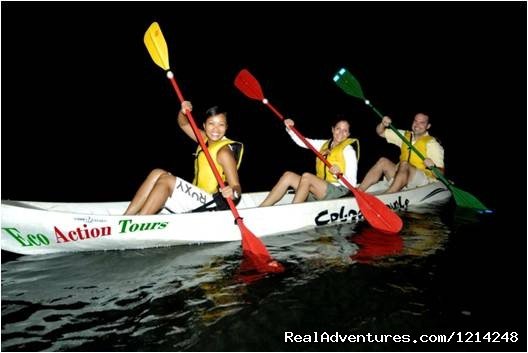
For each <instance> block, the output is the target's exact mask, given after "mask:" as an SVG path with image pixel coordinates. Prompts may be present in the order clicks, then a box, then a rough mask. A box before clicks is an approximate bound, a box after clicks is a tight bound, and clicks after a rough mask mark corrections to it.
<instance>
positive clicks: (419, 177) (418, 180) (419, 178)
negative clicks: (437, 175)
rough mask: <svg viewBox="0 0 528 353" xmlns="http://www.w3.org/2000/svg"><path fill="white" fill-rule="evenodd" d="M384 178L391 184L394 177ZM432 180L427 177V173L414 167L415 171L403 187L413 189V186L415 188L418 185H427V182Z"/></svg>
mask: <svg viewBox="0 0 528 353" xmlns="http://www.w3.org/2000/svg"><path fill="white" fill-rule="evenodd" d="M384 179H385V180H387V182H388V183H389V185H391V184H392V181H393V180H394V178H392V179H390V180H389V179H386V178H384ZM432 181H433V180H431V179H429V177H428V176H427V175H425V173H424V172H423V171H421V170H420V169H416V172H415V173H414V176H413V178H412V179H411V180H410V181H409V182H408V183H407V185H406V186H405V187H404V188H405V189H414V188H417V187H419V186H424V185H427V184H429V183H431V182H432Z"/></svg>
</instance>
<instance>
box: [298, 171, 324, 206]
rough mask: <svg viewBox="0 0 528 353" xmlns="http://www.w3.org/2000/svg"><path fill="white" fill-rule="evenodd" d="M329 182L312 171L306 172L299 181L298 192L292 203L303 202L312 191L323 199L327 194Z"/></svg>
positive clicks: (318, 197)
mask: <svg viewBox="0 0 528 353" xmlns="http://www.w3.org/2000/svg"><path fill="white" fill-rule="evenodd" d="M326 188H327V183H326V181H324V180H322V179H319V178H318V177H317V176H315V175H313V174H311V173H304V174H303V175H302V177H301V181H300V182H299V187H298V188H297V192H295V197H294V198H293V202H292V203H301V202H304V201H306V199H307V198H308V194H309V193H310V192H311V193H312V194H314V195H315V196H316V197H317V199H319V200H320V199H322V198H323V197H324V196H325V195H326Z"/></svg>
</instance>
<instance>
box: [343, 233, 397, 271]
mask: <svg viewBox="0 0 528 353" xmlns="http://www.w3.org/2000/svg"><path fill="white" fill-rule="evenodd" d="M350 240H351V241H353V242H354V243H356V244H357V245H359V251H358V252H357V253H356V254H355V255H353V256H351V258H352V259H353V260H356V261H358V262H361V263H369V262H371V261H373V260H375V259H376V258H379V257H383V256H391V255H396V254H399V253H401V252H402V251H403V239H402V237H401V236H399V235H398V234H394V236H387V235H386V234H383V233H381V232H378V231H376V230H375V229H372V228H364V229H363V230H362V231H361V232H360V233H359V234H358V235H355V236H353V237H352V238H351V239H350Z"/></svg>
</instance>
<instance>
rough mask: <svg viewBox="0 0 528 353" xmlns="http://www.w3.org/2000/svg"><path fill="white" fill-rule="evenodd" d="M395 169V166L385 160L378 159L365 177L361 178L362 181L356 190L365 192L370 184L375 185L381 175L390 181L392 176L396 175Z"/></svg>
mask: <svg viewBox="0 0 528 353" xmlns="http://www.w3.org/2000/svg"><path fill="white" fill-rule="evenodd" d="M396 169H397V168H396V164H394V163H392V162H391V161H390V160H388V159H387V158H384V157H382V158H380V159H379V160H378V161H377V162H376V164H374V166H373V167H372V168H370V170H369V171H368V172H367V175H365V177H364V178H363V181H362V182H361V184H360V185H359V186H358V189H360V190H362V191H366V190H367V189H368V188H369V187H370V186H371V185H372V184H375V183H377V182H378V180H380V178H381V176H382V175H385V177H387V179H392V178H393V177H394V174H396Z"/></svg>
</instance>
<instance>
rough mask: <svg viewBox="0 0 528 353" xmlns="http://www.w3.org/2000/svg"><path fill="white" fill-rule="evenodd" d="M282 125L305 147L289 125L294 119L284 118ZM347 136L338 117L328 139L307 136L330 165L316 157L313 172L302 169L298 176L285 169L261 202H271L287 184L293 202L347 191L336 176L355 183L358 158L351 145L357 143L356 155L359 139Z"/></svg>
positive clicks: (344, 124) (332, 196)
mask: <svg viewBox="0 0 528 353" xmlns="http://www.w3.org/2000/svg"><path fill="white" fill-rule="evenodd" d="M284 125H285V126H286V131H287V132H288V133H289V134H290V137H291V138H292V139H293V141H294V142H295V143H297V145H299V146H301V147H303V148H308V147H306V146H305V145H304V143H303V142H302V141H301V139H299V138H298V137H297V135H295V133H294V132H293V131H291V130H290V128H289V127H290V126H293V125H294V122H293V120H291V119H285V120H284ZM349 136H350V124H349V122H348V121H347V120H345V119H339V120H338V121H337V122H336V123H335V124H334V125H332V138H331V139H330V140H312V139H307V140H308V142H309V143H310V144H312V146H314V148H315V149H317V150H319V152H321V154H322V155H323V156H325V158H326V159H327V160H328V162H330V164H332V168H330V169H329V168H328V167H327V166H326V164H324V163H323V162H322V161H321V160H319V159H317V160H316V164H315V169H316V175H314V174H312V173H303V175H302V176H301V175H299V174H296V173H294V172H290V171H287V172H285V173H284V174H283V175H282V177H281V178H280V179H279V181H278V182H277V184H276V185H275V186H274V187H273V189H272V190H271V192H270V193H269V194H268V196H266V198H265V199H264V201H263V202H262V203H261V204H260V206H261V207H262V206H271V205H274V204H275V203H276V202H277V201H279V200H280V199H282V197H283V196H284V194H286V192H287V191H288V188H289V187H292V188H293V189H294V190H295V197H294V198H293V203H301V202H304V201H306V200H308V201H315V200H331V199H337V198H339V197H342V196H344V195H346V194H348V193H349V192H350V190H349V189H348V188H347V187H346V186H345V185H344V184H342V183H341V182H340V181H339V180H338V178H337V175H338V174H340V173H343V175H344V177H345V178H346V179H347V181H348V182H349V183H351V184H352V185H354V186H355V185H356V183H357V160H358V158H356V151H355V150H354V148H352V146H351V145H352V144H353V143H356V146H357V150H358V156H359V141H358V140H357V139H353V138H349Z"/></svg>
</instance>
